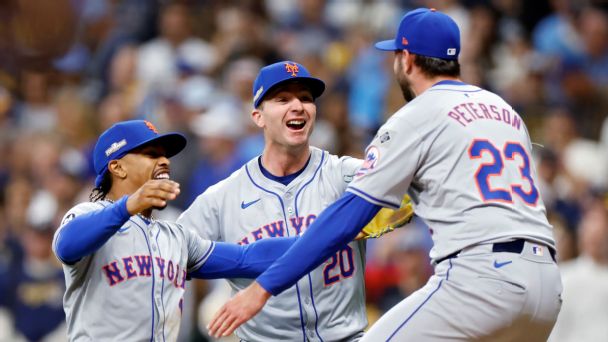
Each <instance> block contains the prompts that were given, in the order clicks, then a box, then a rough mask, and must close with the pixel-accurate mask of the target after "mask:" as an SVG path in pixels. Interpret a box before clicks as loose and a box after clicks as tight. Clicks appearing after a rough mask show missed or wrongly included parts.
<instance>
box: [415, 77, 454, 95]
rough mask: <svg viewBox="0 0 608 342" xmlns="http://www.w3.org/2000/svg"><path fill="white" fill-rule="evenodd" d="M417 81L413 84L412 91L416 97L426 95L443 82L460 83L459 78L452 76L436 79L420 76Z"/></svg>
mask: <svg viewBox="0 0 608 342" xmlns="http://www.w3.org/2000/svg"><path fill="white" fill-rule="evenodd" d="M416 78H417V79H416V80H415V81H414V82H412V90H413V91H414V93H415V94H416V96H418V95H420V94H422V93H424V92H425V91H427V90H428V89H429V88H431V87H432V86H433V85H435V84H437V83H438V82H441V81H460V80H459V79H458V77H450V76H436V77H426V76H425V75H422V74H418V75H417V77H416Z"/></svg>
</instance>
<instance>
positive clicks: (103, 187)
mask: <svg viewBox="0 0 608 342" xmlns="http://www.w3.org/2000/svg"><path fill="white" fill-rule="evenodd" d="M111 188H112V173H110V171H109V170H106V172H105V174H104V175H103V178H102V180H101V183H100V184H99V186H98V187H95V188H93V190H92V191H91V193H90V194H89V200H90V201H91V202H97V201H101V200H104V199H105V198H106V195H107V194H108V192H110V189H111Z"/></svg>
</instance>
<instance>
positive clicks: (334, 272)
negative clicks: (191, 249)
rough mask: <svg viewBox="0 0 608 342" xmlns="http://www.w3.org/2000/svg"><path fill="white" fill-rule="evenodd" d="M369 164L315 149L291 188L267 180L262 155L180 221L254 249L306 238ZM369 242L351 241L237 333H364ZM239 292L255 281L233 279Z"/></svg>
mask: <svg viewBox="0 0 608 342" xmlns="http://www.w3.org/2000/svg"><path fill="white" fill-rule="evenodd" d="M361 163H362V161H361V160H358V159H353V158H348V157H346V158H338V157H336V156H334V155H330V154H329V153H327V152H325V151H322V150H319V149H317V148H314V147H311V157H310V160H309V162H308V164H307V166H306V167H305V169H304V170H303V172H302V173H301V174H300V175H298V176H297V178H295V179H294V180H293V181H291V182H290V183H289V184H288V185H287V186H284V185H283V184H281V183H279V182H277V181H274V180H271V179H269V178H267V177H266V176H264V174H263V173H262V170H261V169H260V166H259V162H258V158H254V159H253V160H251V161H249V162H248V163H247V164H245V165H244V166H243V167H242V168H241V169H239V170H238V171H236V172H235V173H233V174H232V175H231V176H230V177H228V178H227V179H225V180H223V181H221V182H219V183H218V184H216V185H214V186H212V187H210V188H209V189H208V190H207V191H205V193H203V194H202V195H200V196H199V197H198V198H197V199H196V200H195V202H194V203H193V204H192V205H191V206H190V208H188V210H186V211H185V212H184V213H183V214H182V215H181V216H180V218H179V219H178V223H181V224H183V225H187V226H188V227H196V229H197V231H198V232H199V234H201V236H203V237H204V238H207V239H211V240H217V241H228V242H237V243H240V244H248V243H251V242H253V241H256V240H259V239H265V238H272V237H277V236H295V235H298V234H301V233H302V232H304V231H305V230H306V228H307V227H308V226H309V225H310V224H311V223H312V222H313V220H314V219H315V218H316V217H317V216H318V215H319V213H321V211H322V210H323V209H324V208H325V207H327V206H328V205H329V204H331V203H332V202H333V201H335V200H336V199H338V198H339V197H340V196H341V195H342V193H343V192H344V190H345V189H346V186H347V185H348V183H349V182H350V181H351V180H352V177H353V174H354V173H355V171H356V170H357V169H358V168H359V167H360V166H361ZM364 259H365V244H364V242H351V243H350V244H349V245H348V246H347V247H346V248H344V249H342V250H340V251H339V252H338V253H336V254H335V255H334V256H332V257H331V258H329V259H328V260H327V261H326V262H325V263H324V264H322V265H321V266H319V267H318V268H316V269H315V270H314V271H312V272H311V273H309V274H308V275H307V276H305V277H303V278H302V279H300V280H299V281H298V283H297V284H296V285H295V286H293V287H292V288H290V289H289V290H287V291H285V292H283V293H282V294H281V295H279V296H276V297H272V298H271V299H270V300H269V301H268V303H267V304H266V306H265V307H264V309H263V310H262V311H261V312H260V313H258V314H257V315H256V316H255V317H254V318H253V319H251V320H250V321H248V322H247V323H245V324H243V325H242V326H241V327H240V328H239V329H238V330H237V331H236V334H237V336H238V337H240V338H242V339H244V340H247V341H278V340H280V341H306V340H310V341H322V340H323V341H337V340H342V339H345V338H352V337H353V336H358V335H360V332H361V331H362V330H363V329H364V328H365V327H366V325H367V317H366V312H365V288H364V279H363V276H364V265H365V262H364ZM229 283H230V285H231V287H232V289H233V291H234V292H235V293H236V292H237V291H238V290H241V289H243V288H245V287H247V286H248V285H249V284H250V283H251V280H249V279H230V280H229Z"/></svg>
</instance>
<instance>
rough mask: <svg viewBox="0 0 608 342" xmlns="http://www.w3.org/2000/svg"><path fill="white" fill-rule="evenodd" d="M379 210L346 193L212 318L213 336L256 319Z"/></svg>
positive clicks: (222, 334) (351, 236)
mask: <svg viewBox="0 0 608 342" xmlns="http://www.w3.org/2000/svg"><path fill="white" fill-rule="evenodd" d="M378 210H380V207H379V206H377V205H375V204H371V203H369V202H367V201H365V200H364V199H362V198H360V197H358V196H356V195H354V194H351V193H345V194H344V195H343V196H342V197H341V198H340V199H339V200H338V201H336V202H335V203H333V204H332V205H330V206H329V207H328V208H327V209H325V210H324V211H323V212H322V213H321V214H320V215H319V217H318V218H317V219H316V220H315V221H314V222H313V224H312V225H311V226H310V227H308V229H307V230H306V232H305V233H304V235H303V236H301V237H300V238H299V239H298V241H296V242H295V243H294V244H293V246H292V247H291V248H290V249H289V250H288V251H287V252H286V253H285V254H284V255H283V256H282V257H280V258H279V259H278V260H277V261H276V262H275V263H274V264H272V266H270V267H269V268H268V269H267V270H266V271H265V272H264V273H262V275H261V276H259V277H258V278H257V280H256V281H255V282H253V283H252V284H251V285H250V286H248V287H247V288H246V289H244V290H242V291H240V292H239V293H237V295H236V296H235V297H233V298H232V299H231V300H230V301H228V302H227V303H226V304H225V305H224V306H223V307H222V308H221V309H220V310H219V311H218V312H217V313H216V314H215V316H214V317H213V319H212V320H211V323H210V324H209V326H208V328H209V333H210V334H211V336H217V337H220V336H228V335H230V334H232V332H233V331H234V330H235V329H236V328H238V327H239V326H240V325H241V324H243V323H244V322H246V321H247V320H249V319H250V318H252V317H253V316H255V315H256V314H257V313H258V312H259V311H260V310H261V309H262V307H263V306H264V304H265V303H266V301H267V300H268V298H269V297H270V295H271V294H274V295H277V294H279V293H281V292H282V291H284V290H285V289H287V288H289V287H291V286H292V285H293V284H295V283H296V282H297V281H298V279H300V278H301V277H302V276H303V275H305V274H306V273H308V272H310V271H311V270H312V269H314V268H315V267H317V266H318V265H320V264H321V263H322V262H323V261H324V260H326V259H327V258H328V257H329V256H330V255H332V254H334V253H335V252H336V251H337V250H338V249H340V248H341V247H342V246H344V245H346V244H347V243H348V242H350V241H351V240H352V239H353V238H355V236H356V235H357V234H358V233H359V231H360V230H361V228H363V227H364V226H365V225H366V224H367V222H369V221H370V220H371V219H372V218H373V217H374V215H376V213H377V212H378Z"/></svg>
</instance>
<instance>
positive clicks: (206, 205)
mask: <svg viewBox="0 0 608 342" xmlns="http://www.w3.org/2000/svg"><path fill="white" fill-rule="evenodd" d="M214 189H217V184H216V185H214V186H212V187H210V188H209V189H207V191H205V192H204V193H202V194H201V195H199V196H198V197H197V198H196V199H195V200H194V202H193V203H192V204H191V205H190V207H188V209H186V210H185V211H184V212H183V213H182V214H181V215H180V216H179V218H178V219H177V223H178V224H180V225H182V226H183V227H184V228H185V229H191V230H194V231H195V232H196V233H197V234H198V235H199V236H200V237H202V238H204V239H208V240H212V241H222V240H223V239H222V233H221V231H220V227H221V225H220V220H221V215H222V213H220V212H219V210H220V208H219V206H218V205H217V203H216V196H215V195H214V193H215V191H216V190H214Z"/></svg>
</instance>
